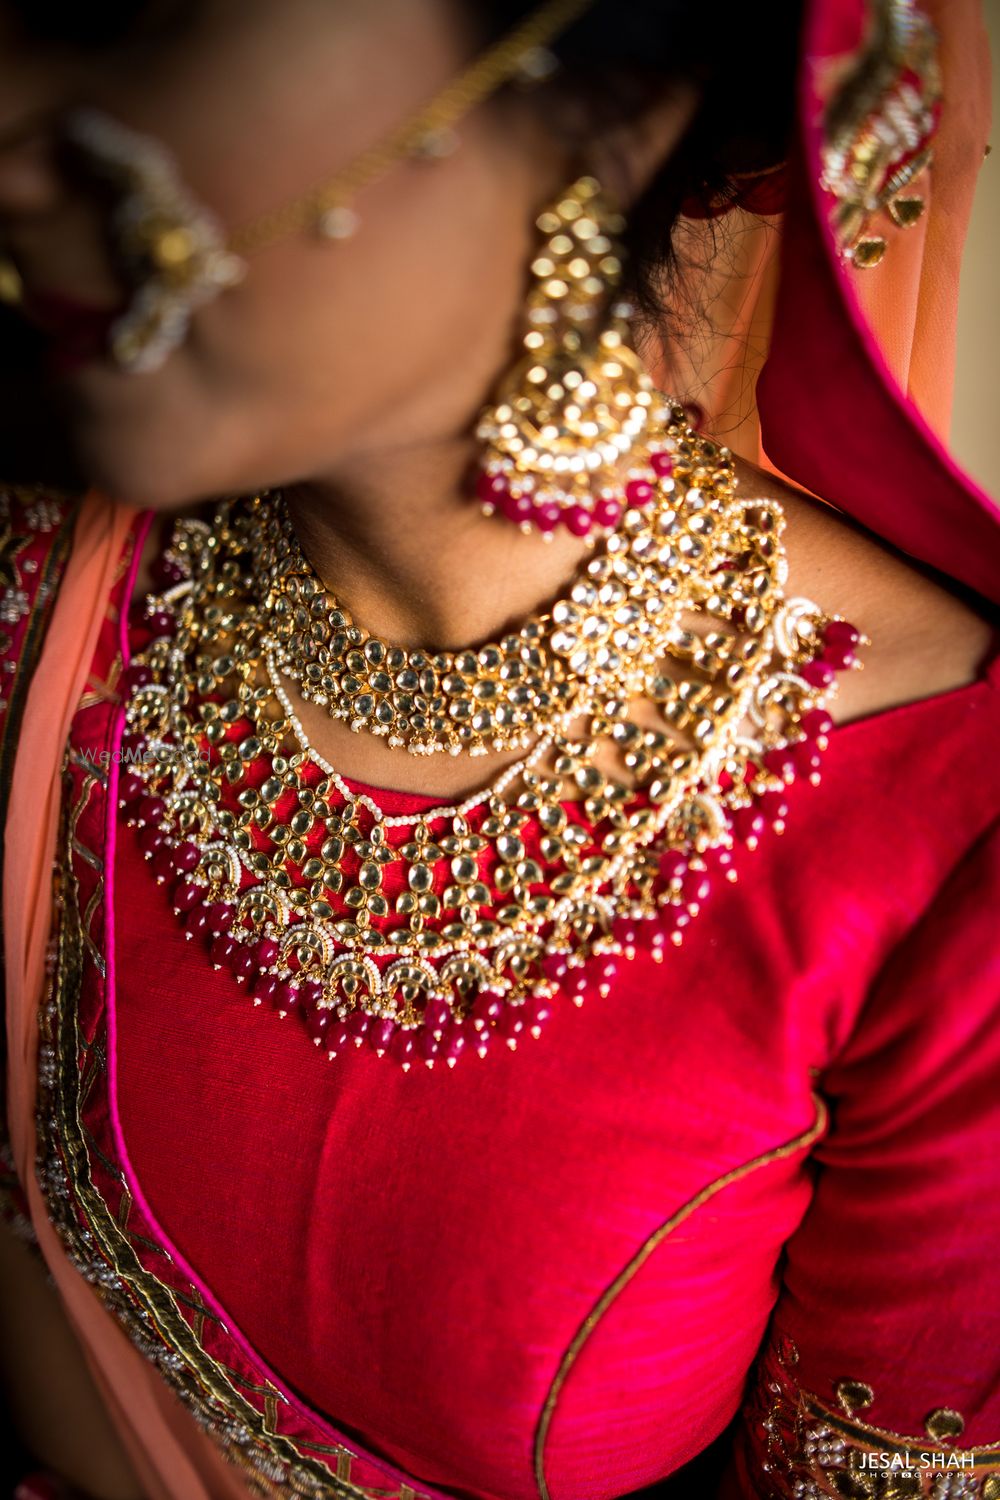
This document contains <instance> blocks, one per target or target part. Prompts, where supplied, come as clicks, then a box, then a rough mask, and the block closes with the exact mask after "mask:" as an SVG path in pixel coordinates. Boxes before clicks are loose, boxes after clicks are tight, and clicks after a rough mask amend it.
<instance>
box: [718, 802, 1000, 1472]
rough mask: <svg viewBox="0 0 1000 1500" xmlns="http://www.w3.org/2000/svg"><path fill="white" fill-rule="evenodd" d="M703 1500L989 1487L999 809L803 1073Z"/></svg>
mask: <svg viewBox="0 0 1000 1500" xmlns="http://www.w3.org/2000/svg"><path fill="white" fill-rule="evenodd" d="M822 1090H823V1093H824V1094H825V1096H826V1097H827V1099H828V1102H829V1104H830V1107H831V1126H830V1129H829V1131H828V1133H827V1135H826V1137H825V1139H824V1140H823V1141H822V1142H821V1143H820V1144H819V1146H818V1148H817V1149H816V1152H815V1160H816V1163H817V1177H816V1185H815V1193H814V1197H813V1200H812V1202H811V1204H810V1207H809V1209H808V1211H807V1213H806V1216H805V1218H804V1219H803V1222H802V1224H801V1225H800V1227H799V1229H798V1230H797V1231H796V1233H795V1234H794V1235H793V1237H792V1238H791V1239H790V1240H789V1241H788V1243H787V1245H786V1249H785V1256H784V1266H783V1277H782V1285H781V1292H780V1295H779V1298H778V1301H777V1303H776V1305H775V1308H774V1311H773V1314H772V1318H771V1323H770V1329H769V1334H768V1337H767V1338H766V1340H765V1343H764V1345H763V1346H762V1349H761V1351H760V1353H759V1356H758V1359H757V1361H756V1363H755V1366H754V1368H753V1370H752V1371H751V1375H750V1379H749V1382H748V1387H747V1397H746V1403H745V1405H744V1407H743V1410H742V1412H741V1415H740V1418H739V1420H738V1423H737V1429H736V1441H735V1445H734V1450H733V1459H732V1463H731V1466H730V1469H729V1472H728V1473H727V1476H726V1480H725V1482H724V1484H723V1487H722V1491H721V1497H722V1500H748V1497H753V1500H765V1497H767V1500H788V1497H792V1496H795V1497H796V1500H818V1497H820V1496H834V1495H835V1496H841V1497H843V1496H857V1497H869V1496H870V1497H876V1500H899V1497H903V1496H930V1497H932V1500H972V1497H975V1500H1000V1270H998V1266H1000V819H998V820H997V821H995V822H993V824H992V825H991V826H990V827H989V828H988V829H987V831H986V832H985V833H984V834H983V835H982V836H981V837H980V838H978V839H977V841H976V843H975V844H974V846H973V847H972V849H971V850H970V851H969V852H968V853H967V854H966V856H965V857H964V858H963V859H962V860H961V862H960V863H959V865H958V867H957V868H956V869H955V870H954V871H953V873H952V874H951V876H950V877H949V878H948V879H947V880H946V882H945V883H944V885H943V886H942V887H940V888H939V890H938V893H937V895H936V896H935V898H934V900H933V902H932V903H931V905H930V907H929V909H928V910H927V911H926V913H925V915H924V917H923V918H922V920H921V921H920V922H919V923H918V924H917V926H916V927H915V928H914V929H911V931H910V933H909V934H908V936H907V938H906V939H905V940H904V942H903V943H902V944H901V945H900V946H899V947H898V948H897V949H896V950H895V951H894V952H893V954H892V955H891V956H890V958H889V960H888V961H887V962H886V963H885V965H884V966H883V968H882V970H881V972H880V974H879V975H878V977H877V979H876V981H875V982H874V984H873V985H872V987H871V989H870V992H869V994H868V996H867V998H866V1002H865V1006H864V1008H863V1010H862V1012H861V1016H860V1019H859V1021H858V1024H857V1025H856V1026H855V1028H854V1029H853V1032H852V1035H851V1037H850V1040H849V1041H848V1043H847V1045H846V1046H845V1047H844V1049H843V1050H842V1052H841V1053H840V1055H839V1056H838V1057H837V1059H836V1060H835V1062H834V1063H833V1064H832V1065H831V1066H830V1067H829V1068H828V1069H827V1070H826V1072H825V1074H824V1075H823V1078H822Z"/></svg>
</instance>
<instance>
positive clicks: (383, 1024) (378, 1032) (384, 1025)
mask: <svg viewBox="0 0 1000 1500" xmlns="http://www.w3.org/2000/svg"><path fill="white" fill-rule="evenodd" d="M395 1035H396V1023H395V1021H393V1020H392V1019H391V1018H390V1017H388V1016H379V1017H378V1018H377V1019H376V1020H374V1021H373V1022H372V1023H371V1025H370V1026H369V1028H368V1037H367V1040H368V1041H369V1042H370V1043H371V1045H372V1046H373V1047H374V1049H375V1051H376V1052H385V1051H386V1049H387V1048H388V1047H389V1046H390V1045H391V1043H392V1039H393V1037H394V1036H395Z"/></svg>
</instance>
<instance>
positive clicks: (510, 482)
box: [476, 176, 669, 537]
mask: <svg viewBox="0 0 1000 1500" xmlns="http://www.w3.org/2000/svg"><path fill="white" fill-rule="evenodd" d="M537 226H538V229H539V230H540V232H541V234H542V236H543V240H542V244H541V247H540V249H539V250H538V252H537V254H536V255H535V257H534V259H533V261H532V264H531V284H530V289H529V292H528V297H527V302H526V306H525V312H524V322H525V331H524V335H523V340H522V352H521V354H520V357H519V358H518V360H517V362H516V364H515V365H514V367H513V369H512V370H511V371H510V372H509V373H508V374H507V375H506V376H505V377H504V379H503V381H502V383H501V387H500V390H499V393H498V395H497V398H496V401H495V402H494V404H493V405H491V406H489V407H487V409H486V411H485V412H484V413H483V415H482V417H481V419H480V422H479V427H478V432H477V435H478V437H479V438H480V440H481V441H482V442H483V443H484V445H485V447H484V454H483V460H482V468H481V471H480V473H479V476H478V478H477V481H476V492H477V495H478V498H479V500H480V502H481V505H482V508H483V510H484V511H485V512H486V513H487V514H488V515H490V514H493V513H494V512H495V511H499V512H500V513H501V514H502V515H504V516H505V517H506V518H507V519H508V520H510V521H513V522H514V523H515V524H517V525H520V526H521V527H522V528H524V529H526V530H531V529H533V528H537V529H538V530H539V531H541V532H542V533H543V535H545V536H551V535H552V533H553V531H554V530H555V528H556V527H557V526H559V525H564V526H566V528H567V529H568V530H569V531H571V532H572V533H573V534H574V536H580V537H594V536H597V535H601V534H607V533H608V532H610V531H612V530H613V529H614V528H615V526H616V525H617V524H618V521H619V519H620V517H621V515H622V513H623V512H624V510H626V509H627V508H628V507H629V506H639V507H642V506H647V505H650V504H651V503H652V501H653V498H654V485H655V481H656V478H657V474H658V472H659V471H658V470H657V468H656V464H655V462H654V456H655V455H654V454H653V453H651V452H650V449H649V442H650V439H651V437H653V434H654V427H655V420H654V413H655V409H656V407H657V406H658V405H660V406H662V404H663V403H662V402H657V399H656V396H655V393H654V391H653V384H652V381H651V380H650V378H649V375H648V374H647V373H646V371H645V370H644V369H643V367H642V363H641V361H640V359H639V356H638V354H637V353H636V351H635V348H634V347H633V344H632V334H631V329H630V326H629V317H630V316H631V314H632V313H633V311H634V309H633V307H632V306H631V304H630V303H628V302H627V301H624V300H621V299H619V298H617V297H616V295H615V294H616V289H617V288H618V285H619V283H620V281H621V276H622V266H623V250H622V246H621V243H620V236H621V234H622V232H623V230H624V227H625V220H624V218H623V216H622V215H621V213H619V212H618V210H617V209H616V208H615V207H614V205H612V204H611V202H610V201H609V199H608V197H607V195H606V194H605V193H604V191H603V190H602V188H601V185H600V183H599V182H598V181H597V179H596V178H595V177H593V176H584V177H580V178H579V179H578V180H577V181H576V182H574V183H572V184H571V185H570V186H569V187H568V188H567V189H566V190H565V192H563V193H562V194H561V195H560V197H559V198H558V199H557V201H556V202H555V203H554V204H552V205H551V206H550V207H549V208H546V209H545V211H544V212H543V213H542V214H540V215H539V218H538V220H537ZM654 446H655V444H654ZM664 465H665V460H664ZM662 472H663V473H669V467H668V466H666V465H665V466H664V468H663V471H662Z"/></svg>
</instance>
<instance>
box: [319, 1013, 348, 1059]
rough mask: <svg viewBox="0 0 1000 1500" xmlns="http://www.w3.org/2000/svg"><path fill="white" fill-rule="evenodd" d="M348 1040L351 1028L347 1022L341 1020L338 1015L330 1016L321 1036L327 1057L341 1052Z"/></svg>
mask: <svg viewBox="0 0 1000 1500" xmlns="http://www.w3.org/2000/svg"><path fill="white" fill-rule="evenodd" d="M350 1041H351V1028H350V1027H349V1026H348V1024H347V1022H346V1021H342V1020H341V1019H340V1017H339V1016H336V1017H333V1018H331V1020H330V1023H329V1025H328V1026H327V1028H326V1033H325V1035H324V1037H323V1045H324V1047H325V1048H326V1055H327V1057H336V1055H337V1053H338V1052H342V1051H343V1050H344V1048H345V1047H346V1046H347V1044H348V1042H350Z"/></svg>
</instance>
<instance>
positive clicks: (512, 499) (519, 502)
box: [501, 494, 535, 526]
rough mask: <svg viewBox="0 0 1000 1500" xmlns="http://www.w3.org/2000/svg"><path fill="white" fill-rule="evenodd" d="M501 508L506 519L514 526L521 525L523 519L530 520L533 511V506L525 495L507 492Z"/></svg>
mask: <svg viewBox="0 0 1000 1500" xmlns="http://www.w3.org/2000/svg"><path fill="white" fill-rule="evenodd" d="M501 509H502V511H503V513H504V515H505V516H506V517H507V520H508V521H513V522H514V524H515V526H521V525H523V523H524V522H525V521H530V520H531V519H532V517H533V515H534V512H535V507H534V506H533V505H532V503H531V501H530V500H529V498H528V496H527V495H512V494H507V495H506V496H505V497H504V500H503V504H502V506H501Z"/></svg>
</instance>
